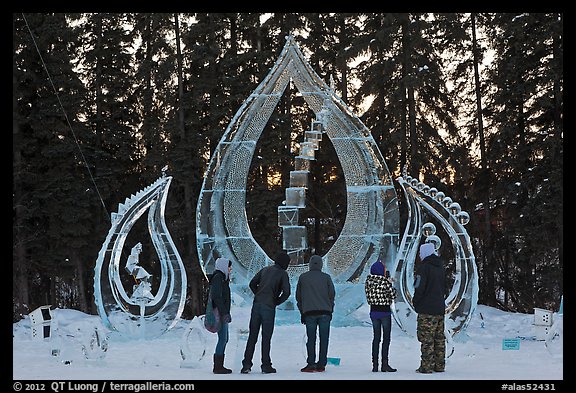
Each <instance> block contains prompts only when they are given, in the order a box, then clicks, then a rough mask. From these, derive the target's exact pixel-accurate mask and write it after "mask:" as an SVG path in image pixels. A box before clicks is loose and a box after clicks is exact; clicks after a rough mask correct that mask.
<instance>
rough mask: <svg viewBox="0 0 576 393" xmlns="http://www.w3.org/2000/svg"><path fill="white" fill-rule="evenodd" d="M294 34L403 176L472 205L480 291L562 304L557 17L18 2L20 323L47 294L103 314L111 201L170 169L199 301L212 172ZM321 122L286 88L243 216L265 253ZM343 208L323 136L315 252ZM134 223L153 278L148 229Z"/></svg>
mask: <svg viewBox="0 0 576 393" xmlns="http://www.w3.org/2000/svg"><path fill="white" fill-rule="evenodd" d="M288 34H292V35H293V36H294V37H295V39H296V41H297V42H298V44H299V46H300V48H301V49H302V51H303V52H304V54H305V55H306V56H307V58H308V60H309V62H310V64H311V65H312V67H313V68H314V70H315V71H316V73H318V74H319V75H320V76H321V77H322V78H323V79H324V81H325V82H326V83H328V84H330V83H332V86H333V89H334V91H335V92H336V94H337V95H339V96H340V97H341V98H342V100H343V101H344V102H345V103H346V104H347V105H348V106H349V107H350V108H352V110H353V111H354V112H355V113H356V114H357V115H358V116H359V117H360V119H361V120H362V122H363V123H364V124H365V125H366V126H367V127H368V129H369V130H370V131H371V133H372V135H373V137H374V139H375V141H376V143H377V145H378V147H379V149H380V151H381V152H382V155H383V157H384V159H385V160H386V164H387V166H388V168H389V170H390V172H391V174H392V177H393V178H394V179H396V177H398V176H399V175H400V174H402V170H403V169H404V168H405V169H406V172H407V174H408V175H411V176H413V177H417V178H419V179H420V180H422V181H423V182H424V183H426V184H428V185H430V186H431V187H436V188H438V190H439V191H443V192H444V193H445V194H446V195H449V196H451V197H452V199H453V200H455V201H458V203H460V205H461V206H462V209H463V210H465V211H467V212H468V213H469V214H470V217H471V221H470V223H469V224H468V225H467V230H468V233H469V235H470V237H471V239H472V243H473V248H474V253H475V257H476V264H477V267H478V273H479V299H478V302H479V303H481V304H485V305H488V306H494V307H497V308H499V309H502V310H508V311H518V312H532V309H533V307H540V308H545V309H554V310H557V309H558V306H559V304H560V299H561V296H562V294H563V173H562V172H563V80H564V78H563V14H562V13H271V14H263V13H190V14H185V13H180V14H174V13H89V14H80V13H78V14H73V13H70V14H64V13H29V14H26V13H14V14H13V78H12V81H13V103H12V105H13V139H12V146H13V155H12V159H13V189H12V190H13V259H12V268H13V269H12V276H13V277H12V283H13V290H12V298H13V320H14V321H17V320H19V319H21V318H22V317H23V315H26V314H28V313H29V312H30V311H32V310H34V309H35V308H37V307H38V306H40V305H45V304H50V305H52V306H53V307H60V308H71V309H77V310H80V311H83V312H87V313H90V314H96V313H97V312H96V309H95V304H94V296H93V277H94V274H93V272H94V267H95V263H96V259H97V257H98V252H99V250H100V248H101V246H102V244H103V242H104V240H105V238H106V235H107V233H108V230H109V228H110V215H111V213H112V212H116V211H117V206H118V204H119V203H122V202H124V200H125V199H126V198H127V197H129V196H130V195H132V194H133V193H136V192H137V191H139V190H141V189H143V188H144V187H146V186H147V185H149V184H151V183H152V182H154V181H155V180H156V179H157V178H158V177H160V176H161V175H162V171H161V170H162V168H164V167H165V166H167V167H168V170H167V174H168V175H170V176H173V181H172V185H171V188H170V193H169V196H168V200H167V204H166V222H167V225H168V228H169V231H170V234H171V236H172V238H173V240H174V242H175V244H176V246H177V248H178V250H179V252H180V254H181V257H182V259H183V261H184V264H185V266H186V273H187V276H188V291H187V303H186V308H185V312H184V315H183V316H184V317H186V318H191V317H192V316H195V315H201V314H203V313H204V301H203V299H204V296H205V290H206V278H205V275H204V272H203V271H202V269H201V267H200V265H199V262H198V255H197V251H196V239H195V236H196V234H195V219H196V204H197V199H198V195H199V192H200V189H201V187H202V181H203V176H204V171H205V170H206V168H207V165H208V162H209V160H210V155H211V153H212V152H213V151H214V150H215V147H216V145H217V144H218V142H219V141H220V138H221V137H222V135H223V134H224V131H225V130H226V127H227V126H228V124H229V123H230V121H231V120H232V118H233V116H234V115H235V113H236V112H237V111H238V109H239V108H240V106H241V105H242V103H243V101H244V100H246V99H247V98H248V97H249V95H250V94H251V93H252V91H253V90H254V89H255V88H256V87H257V86H258V84H259V83H260V82H261V81H262V80H263V78H264V77H265V76H266V75H267V73H268V72H269V71H270V68H271V67H272V65H273V64H274V62H275V60H276V59H277V58H278V56H279V54H280V51H281V49H282V47H283V46H284V44H285V37H286V36H287V35H288ZM313 118H314V113H313V112H312V111H311V110H310V108H308V107H307V105H306V104H305V102H304V100H303V98H302V96H301V94H300V93H299V92H298V91H297V90H296V89H295V88H294V87H293V86H292V85H290V86H289V87H288V88H287V89H286V91H285V92H284V95H283V96H282V99H281V101H280V104H279V105H278V106H277V108H276V109H275V111H274V113H273V115H272V117H271V118H270V121H269V122H268V124H267V126H266V128H265V129H264V132H263V134H262V137H261V139H260V140H259V142H258V145H257V153H256V154H255V155H254V157H253V162H252V164H251V171H250V176H249V179H248V187H247V195H246V213H247V215H248V219H249V224H250V229H251V231H252V234H253V236H254V238H255V239H256V240H257V241H258V243H259V244H260V245H261V246H262V248H263V249H264V250H265V251H266V252H267V253H268V255H271V256H273V255H274V254H275V253H276V251H277V250H278V249H279V248H281V245H282V237H281V229H280V228H279V227H278V225H277V211H276V209H277V206H279V205H280V204H281V202H282V200H283V199H284V190H285V188H286V187H287V186H288V184H289V174H290V170H291V169H292V168H293V166H294V165H293V161H294V157H295V155H296V154H297V151H298V143H299V142H300V141H301V140H302V135H303V132H304V130H306V129H308V127H309V125H310V122H311V120H312V119H313ZM398 193H399V195H401V191H400V189H398ZM400 202H401V201H400ZM400 208H401V212H404V210H403V206H402V204H400ZM402 214H405V212H404V213H402ZM345 216H346V190H345V183H344V178H343V173H342V172H341V168H340V166H339V165H338V158H337V156H336V153H335V151H334V149H333V148H332V146H331V144H330V142H329V140H328V138H324V139H323V141H322V143H321V147H320V149H319V151H318V152H317V154H316V162H315V165H313V166H312V172H311V177H310V189H309V193H308V194H307V207H306V210H305V211H304V217H305V219H304V223H305V225H306V226H307V228H308V234H309V239H308V242H309V244H310V246H311V247H313V248H314V249H315V250H316V252H317V253H318V254H320V255H323V254H324V253H325V252H326V251H327V250H328V249H329V248H330V247H331V245H332V244H333V243H334V241H335V240H336V238H337V237H338V234H339V231H340V230H341V229H342V226H343V223H344V220H345ZM140 221H145V220H140ZM401 222H402V220H401ZM135 228H138V227H137V226H136V227H135ZM132 232H137V233H138V235H135V236H140V237H139V238H137V240H134V242H133V243H135V242H136V241H140V242H142V244H143V252H142V254H141V265H143V266H145V268H146V270H147V271H149V272H150V273H151V274H152V275H153V276H154V274H155V272H157V271H158V268H159V263H158V261H154V257H153V255H155V254H154V248H153V245H152V244H151V240H150V239H148V240H146V239H145V238H143V237H142V236H141V235H142V234H143V233H145V232H146V228H145V226H144V224H142V225H141V226H140V227H139V229H133V230H132ZM402 232H403V228H401V233H402ZM135 239H136V238H135ZM127 244H132V243H127ZM128 250H129V247H128ZM125 252H126V255H124V258H127V257H128V253H129V251H125Z"/></svg>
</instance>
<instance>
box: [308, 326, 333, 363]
mask: <svg viewBox="0 0 576 393" xmlns="http://www.w3.org/2000/svg"><path fill="white" fill-rule="evenodd" d="M331 320H332V316H331V315H307V316H305V317H304V322H305V324H306V337H307V340H306V352H307V355H308V357H307V358H306V363H308V364H309V365H312V364H315V363H316V330H317V329H318V335H319V336H320V351H319V353H318V363H316V364H317V365H318V366H320V367H326V363H327V362H328V340H329V338H330V321H331Z"/></svg>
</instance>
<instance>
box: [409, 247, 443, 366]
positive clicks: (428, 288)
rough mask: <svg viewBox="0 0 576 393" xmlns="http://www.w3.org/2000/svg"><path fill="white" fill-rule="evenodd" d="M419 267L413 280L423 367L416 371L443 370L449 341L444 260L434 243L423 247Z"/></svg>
mask: <svg viewBox="0 0 576 393" xmlns="http://www.w3.org/2000/svg"><path fill="white" fill-rule="evenodd" d="M420 261H421V263H420V266H419V267H418V269H417V272H416V275H415V280H414V297H413V298H412V303H413V305H414V310H415V311H416V312H417V313H418V317H417V328H416V330H417V336H418V341H420V344H421V345H420V367H418V369H417V370H416V372H419V373H423V374H430V373H432V372H433V371H436V372H443V371H444V366H445V354H446V341H445V335H444V310H445V301H444V292H445V288H446V275H445V269H444V262H443V261H442V259H441V258H440V257H439V256H438V255H436V250H435V248H434V244H433V243H424V244H422V245H421V246H420Z"/></svg>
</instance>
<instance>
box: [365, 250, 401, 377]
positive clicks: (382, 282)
mask: <svg viewBox="0 0 576 393" xmlns="http://www.w3.org/2000/svg"><path fill="white" fill-rule="evenodd" d="M385 272H386V268H385V267H384V264H383V263H382V262H381V261H376V262H374V264H372V266H371V267H370V274H369V275H368V276H367V277H366V281H365V283H364V290H365V292H366V301H367V302H368V304H369V305H370V319H371V321H372V329H373V331H374V336H373V338H372V371H373V372H377V371H378V355H379V352H380V340H382V368H381V370H382V371H384V372H394V371H396V369H395V368H392V367H390V365H389V364H388V349H389V347H390V332H391V330H392V311H391V310H390V305H391V304H392V302H393V301H394V299H396V288H394V287H393V286H392V280H391V279H390V278H389V275H385Z"/></svg>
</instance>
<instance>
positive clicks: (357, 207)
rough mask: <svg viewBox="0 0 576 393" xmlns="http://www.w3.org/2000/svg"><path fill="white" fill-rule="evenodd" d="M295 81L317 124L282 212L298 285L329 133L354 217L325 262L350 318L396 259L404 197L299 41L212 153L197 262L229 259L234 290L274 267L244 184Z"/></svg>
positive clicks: (290, 41)
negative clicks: (361, 288)
mask: <svg viewBox="0 0 576 393" xmlns="http://www.w3.org/2000/svg"><path fill="white" fill-rule="evenodd" d="M289 82H292V83H293V84H294V86H295V87H296V88H297V89H298V91H299V92H300V93H301V94H302V96H303V97H304V99H305V101H306V103H307V104H308V106H309V107H310V108H311V109H312V110H313V111H314V113H315V114H316V119H315V120H314V121H312V124H311V129H310V130H309V131H306V132H305V136H304V137H305V139H304V141H303V143H302V144H301V146H300V152H299V155H298V156H296V157H295V169H294V171H292V172H291V175H290V187H288V188H287V189H286V205H283V206H279V207H278V221H279V225H280V226H281V227H282V232H283V247H284V248H285V249H286V251H287V252H288V253H289V255H290V256H291V259H292V260H291V263H290V265H289V267H288V274H289V276H290V279H291V282H292V284H293V286H295V283H296V280H297V278H298V276H299V275H300V273H301V272H303V271H306V270H308V265H307V264H302V263H300V260H299V256H300V254H301V253H302V251H303V250H304V249H306V247H307V242H306V227H305V226H303V225H300V224H299V222H298V211H299V209H301V208H303V207H304V206H305V203H306V191H307V176H308V173H309V167H310V165H312V161H313V160H314V151H315V149H317V147H318V144H319V141H320V140H321V138H322V136H323V135H324V134H325V135H326V136H327V137H328V138H329V140H330V142H331V143H332V145H333V146H334V149H335V151H336V154H337V156H338V159H339V161H340V164H341V167H342V169H343V172H344V174H345V181H346V190H347V215H346V221H345V224H344V226H343V228H342V231H341V233H340V236H339V237H338V239H337V240H336V241H335V243H334V244H333V246H332V248H331V249H330V250H328V252H327V253H326V254H325V255H324V256H323V263H324V269H323V270H324V271H326V272H328V273H329V274H330V275H331V276H332V278H333V280H334V283H335V284H336V285H339V286H340V290H338V291H337V292H338V293H339V294H341V295H345V296H351V295H352V294H353V297H354V301H351V299H348V300H349V302H350V303H351V304H347V303H346V302H338V301H337V302H336V303H337V306H338V305H343V304H347V307H348V308H347V310H340V311H341V312H343V313H349V312H351V311H353V310H354V309H355V308H357V307H359V306H361V305H362V303H363V301H364V300H363V299H362V296H363V293H360V294H359V293H356V292H358V291H356V288H355V287H358V286H357V285H355V284H356V283H358V282H362V283H363V279H364V277H365V276H366V275H367V273H368V270H369V268H370V265H371V264H372V263H373V262H375V261H376V260H377V259H378V258H381V259H382V260H383V261H388V262H387V263H388V264H391V263H392V261H393V260H394V258H395V256H396V250H397V248H398V239H399V212H398V206H397V200H396V192H395V189H394V185H393V181H392V178H391V177H390V173H389V171H388V168H387V167H386V163H385V162H384V159H383V157H382V154H381V153H380V150H379V149H378V147H377V145H376V143H375V141H374V139H373V138H372V135H371V133H370V131H369V130H368V129H367V128H366V126H365V125H364V124H362V122H361V121H360V119H359V118H358V117H357V116H355V115H354V113H353V112H352V111H351V110H350V109H349V108H348V107H347V106H346V104H345V103H344V102H343V101H342V100H341V99H340V98H339V97H337V96H336V95H335V93H334V91H333V89H332V88H330V87H329V86H328V85H326V83H324V82H323V81H322V80H321V79H320V77H319V76H318V75H317V74H316V73H315V72H314V70H313V69H312V68H311V66H310V65H309V64H308V62H307V61H306V60H305V58H304V56H303V54H302V52H301V51H300V49H299V48H298V45H297V44H296V42H295V41H294V38H293V37H292V36H287V37H286V44H285V46H284V48H283V50H282V52H281V54H280V56H279V58H278V60H277V61H276V63H275V64H274V66H273V67H272V69H271V70H270V72H269V73H268V75H267V76H266V77H265V79H264V80H263V81H262V82H261V83H260V85H259V86H258V87H257V88H256V90H254V92H253V93H252V94H251V95H250V96H249V97H248V99H247V100H246V101H245V102H244V103H243V104H242V106H241V107H240V109H239V110H238V112H237V113H236V115H235V116H234V118H233V119H232V121H231V123H230V124H229V126H228V127H227V129H226V131H225V132H224V135H223V137H222V139H221V140H220V143H219V144H218V146H217V147H216V150H215V152H214V154H213V155H212V158H211V160H210V163H209V166H208V170H207V172H206V174H205V177H204V182H203V184H202V189H201V191H200V196H199V199H198V205H197V211H196V212H197V213H196V238H197V248H198V257H199V260H200V263H201V265H202V267H203V268H204V269H205V270H206V271H211V270H213V268H214V267H213V265H214V262H215V260H216V259H217V258H218V257H225V258H228V259H229V260H231V261H232V263H233V264H234V269H233V275H232V283H233V287H234V286H245V285H246V284H247V283H248V281H249V280H250V279H251V278H252V276H253V275H254V274H255V273H256V272H257V271H258V270H259V269H260V268H262V267H264V266H267V265H269V264H271V263H273V262H272V259H271V258H270V257H269V256H268V255H267V254H266V253H265V252H264V250H263V249H262V248H261V247H260V246H259V244H258V243H257V242H256V240H255V239H254V238H253V236H252V234H251V231H250V228H249V225H248V221H247V215H246V210H245V203H246V183H247V177H248V174H249V170H250V165H251V162H252V156H253V154H254V151H255V148H256V144H257V143H258V140H259V139H260V137H261V134H262V131H263V129H264V127H265V125H266V123H267V122H268V120H269V118H270V116H271V114H272V112H273V110H274V108H275V107H276V105H277V104H278V102H279V100H280V98H281V97H282V95H283V92H284V90H285V89H286V87H287V85H288V83H289ZM237 289H238V290H239V291H240V292H241V291H242V289H240V288H237ZM346 294H347V295H346ZM360 295H361V296H360Z"/></svg>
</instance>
